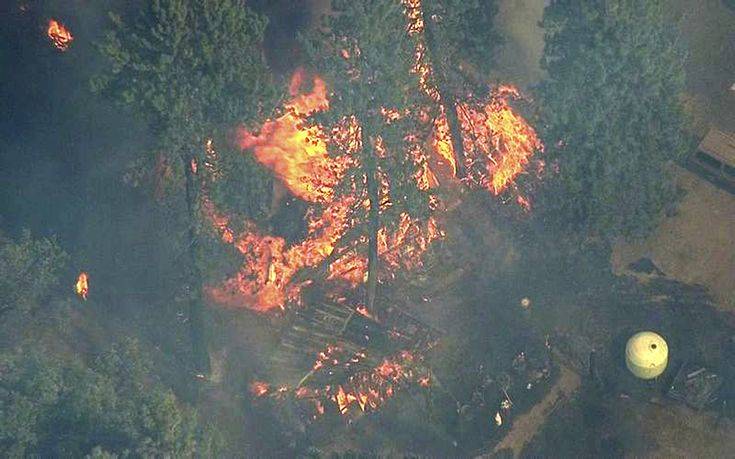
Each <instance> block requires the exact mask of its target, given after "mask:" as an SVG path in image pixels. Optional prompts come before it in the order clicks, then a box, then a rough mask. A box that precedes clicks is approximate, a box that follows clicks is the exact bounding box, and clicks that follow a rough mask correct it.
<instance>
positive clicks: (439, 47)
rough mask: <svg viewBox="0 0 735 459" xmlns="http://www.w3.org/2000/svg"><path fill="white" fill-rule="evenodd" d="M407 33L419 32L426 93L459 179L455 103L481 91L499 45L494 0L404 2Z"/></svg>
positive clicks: (459, 135)
mask: <svg viewBox="0 0 735 459" xmlns="http://www.w3.org/2000/svg"><path fill="white" fill-rule="evenodd" d="M405 4H406V7H407V10H408V11H407V13H408V15H409V17H410V19H411V20H412V23H413V29H412V32H414V33H417V34H421V38H420V40H421V42H420V44H419V48H418V50H417V52H418V53H420V54H421V57H420V58H419V59H423V60H425V63H424V64H423V65H427V66H430V67H427V69H426V70H427V71H428V73H427V74H426V80H427V81H426V82H427V83H429V84H430V85H431V87H432V88H433V89H431V90H429V91H428V92H429V94H430V96H431V97H432V98H433V99H434V100H435V101H436V102H438V103H439V104H438V107H437V108H438V109H439V111H440V116H442V117H445V118H446V121H447V125H448V128H449V137H450V138H449V140H450V143H451V149H452V153H453V159H454V161H453V162H454V164H455V168H456V171H457V175H458V177H459V178H464V177H465V174H466V171H465V155H464V145H463V140H462V138H463V129H462V124H461V120H460V114H459V113H458V110H461V108H460V107H459V105H460V101H461V100H462V99H463V98H464V97H465V96H466V95H467V93H469V92H473V91H474V90H480V91H482V92H484V91H485V87H484V82H485V79H486V78H487V75H488V74H489V72H490V70H491V67H492V62H493V60H494V52H495V49H496V48H497V45H498V44H500V36H499V35H498V34H497V33H496V32H495V28H494V25H493V20H494V18H495V14H496V13H497V5H496V2H495V0H469V1H467V0H406V1H405Z"/></svg>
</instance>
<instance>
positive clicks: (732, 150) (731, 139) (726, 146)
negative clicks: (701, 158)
mask: <svg viewBox="0 0 735 459" xmlns="http://www.w3.org/2000/svg"><path fill="white" fill-rule="evenodd" d="M699 149H700V150H701V151H703V152H705V153H707V154H708V155H710V156H712V157H714V158H716V159H718V160H720V161H721V162H723V163H725V164H728V165H730V166H735V134H733V133H732V132H723V131H720V130H719V129H717V128H712V129H710V130H709V132H708V133H707V135H706V136H704V139H702V142H701V143H700V144H699Z"/></svg>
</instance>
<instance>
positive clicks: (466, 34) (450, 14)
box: [421, 0, 502, 89]
mask: <svg viewBox="0 0 735 459" xmlns="http://www.w3.org/2000/svg"><path fill="white" fill-rule="evenodd" d="M421 5H422V8H423V9H424V17H426V19H427V22H428V24H429V27H430V28H431V33H432V43H431V45H432V46H431V48H432V49H431V54H432V63H433V64H434V69H435V71H439V72H441V74H442V75H443V77H444V79H445V80H446V82H447V84H448V85H450V86H451V87H452V88H455V89H458V88H461V87H463V86H464V85H465V80H466V78H465V77H464V75H463V73H464V72H463V71H462V70H463V69H462V68H461V66H462V64H469V65H471V66H473V67H474V68H475V70H476V71H478V72H479V73H480V76H481V77H483V78H487V76H488V75H489V73H490V71H491V69H492V66H493V63H494V61H495V57H496V56H495V53H496V51H497V49H498V46H499V45H500V44H501V43H502V38H501V36H500V35H499V34H498V32H497V31H496V30H495V25H494V20H495V15H496V14H497V12H498V2H497V1H496V0H423V1H422V2H421ZM464 70H467V69H464Z"/></svg>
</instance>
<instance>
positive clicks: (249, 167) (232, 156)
mask: <svg viewBox="0 0 735 459" xmlns="http://www.w3.org/2000/svg"><path fill="white" fill-rule="evenodd" d="M218 153H219V161H218V162H217V166H216V167H217V172H218V174H219V178H218V179H217V180H216V181H214V182H213V183H212V184H211V185H210V188H211V194H210V196H211V198H212V201H213V202H214V203H215V205H216V207H217V208H218V209H220V210H221V211H223V212H226V213H227V214H228V215H238V214H239V215H241V216H242V217H247V218H249V219H252V220H255V221H262V220H263V219H264V218H265V217H266V215H267V214H268V211H269V210H270V198H271V194H272V192H273V183H272V181H273V179H272V177H271V176H270V174H269V173H268V172H267V171H266V170H265V169H264V168H263V166H261V165H260V164H258V162H257V161H256V160H255V158H254V157H253V155H251V154H243V153H242V152H239V151H233V150H228V149H224V150H219V151H218ZM253 170H257V171H259V172H260V174H262V175H255V174H253V173H252V171H253ZM243 189H246V190H248V193H247V194H246V193H243V192H242V190H243Z"/></svg>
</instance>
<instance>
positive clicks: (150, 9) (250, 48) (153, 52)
mask: <svg viewBox="0 0 735 459" xmlns="http://www.w3.org/2000/svg"><path fill="white" fill-rule="evenodd" d="M111 18H112V21H113V25H114V27H113V28H112V29H111V30H110V31H109V32H108V34H107V36H106V38H105V40H103V42H102V43H100V44H99V49H100V51H101V52H102V54H103V56H104V57H105V58H106V59H107V63H108V64H107V68H106V69H105V71H104V72H103V73H101V74H100V75H98V76H97V77H96V78H95V79H94V80H93V88H94V89H96V90H97V91H98V92H101V93H106V94H109V95H111V96H112V97H114V98H116V99H117V100H119V101H120V102H121V103H122V104H124V105H126V106H129V107H130V108H132V109H133V110H134V112H135V113H136V114H137V115H139V116H140V117H142V118H143V119H145V120H147V121H149V122H150V124H151V127H152V129H153V131H154V133H155V135H156V139H157V141H158V145H157V150H159V151H162V152H164V154H165V155H167V156H168V158H167V159H168V160H169V164H172V165H174V166H173V170H174V171H178V173H176V174H174V176H175V178H178V179H179V180H178V182H179V183H181V182H183V185H184V189H185V191H184V193H183V194H184V196H185V199H186V207H187V209H188V227H189V235H188V239H189V241H188V242H187V243H186V246H187V247H188V251H189V257H190V263H189V280H188V285H189V289H190V292H189V298H190V300H189V303H190V306H189V309H190V322H191V324H192V339H193V343H194V357H195V363H194V365H195V367H196V371H197V372H198V373H206V372H207V371H208V367H209V364H208V355H207V352H206V343H205V338H204V318H203V314H204V307H203V302H202V288H201V287H202V285H201V284H202V277H201V272H200V268H199V264H198V260H197V259H198V249H197V246H198V234H197V233H198V218H199V211H198V201H199V198H198V193H199V190H200V185H201V184H200V181H199V175H198V173H197V172H198V165H200V164H202V163H203V159H204V151H205V143H206V139H208V138H211V137H215V138H217V137H218V136H219V137H220V138H221V137H223V136H224V135H225V131H226V130H227V129H230V128H232V127H233V126H235V125H237V124H240V123H247V122H251V121H253V120H254V119H256V118H257V117H259V115H261V112H262V110H261V108H260V107H261V103H262V102H263V101H269V100H272V99H273V98H274V92H275V91H274V86H273V84H272V81H271V77H270V72H269V71H268V68H267V66H266V63H265V59H264V56H263V52H262V41H263V35H264V31H265V27H266V23H267V21H266V19H265V18H264V17H262V16H259V15H257V14H255V13H254V12H252V11H251V10H249V9H248V8H247V7H246V6H245V2H244V1H243V0H202V1H191V0H152V1H150V2H145V6H144V7H143V9H142V10H141V11H140V13H139V15H138V17H137V18H133V19H132V20H129V21H126V20H123V18H121V17H119V16H115V15H111ZM250 166H251V167H245V168H240V173H243V174H245V177H244V180H243V182H244V183H245V184H247V185H248V189H246V190H244V192H246V193H248V194H249V198H250V200H251V201H255V202H262V203H265V202H266V201H267V200H268V199H269V197H268V193H267V192H266V191H265V190H268V189H269V187H268V186H267V184H268V183H269V181H270V178H269V176H268V175H267V174H266V172H265V171H264V170H263V169H261V168H259V167H255V165H254V164H253V163H252V162H251V164H250ZM263 206H265V204H262V205H256V206H254V207H255V208H262V207H263Z"/></svg>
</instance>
